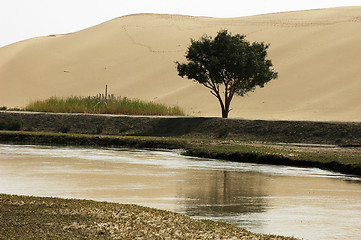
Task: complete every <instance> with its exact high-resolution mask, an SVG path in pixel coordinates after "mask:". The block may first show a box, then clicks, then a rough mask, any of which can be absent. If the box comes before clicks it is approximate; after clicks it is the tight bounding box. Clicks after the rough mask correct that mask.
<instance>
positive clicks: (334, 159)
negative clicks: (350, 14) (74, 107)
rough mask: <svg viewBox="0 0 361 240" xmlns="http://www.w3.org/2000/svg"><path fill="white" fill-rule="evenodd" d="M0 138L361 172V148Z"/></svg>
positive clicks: (1, 137)
mask: <svg viewBox="0 0 361 240" xmlns="http://www.w3.org/2000/svg"><path fill="white" fill-rule="evenodd" d="M0 142H2V143H20V144H44V145H74V146H95V147H98V146H99V147H133V148H166V149H186V152H185V153H184V154H185V155H188V156H195V157H204V158H213V159H222V160H228V161H238V162H252V163H260V164H275V165H289V166H299V167H317V168H321V169H326V170H331V171H336V172H341V173H345V174H354V175H359V176H361V154H360V153H361V151H360V150H354V149H343V151H341V150H340V149H326V150H324V151H320V150H319V148H295V147H294V148H287V147H282V148H281V147H279V146H266V145H259V144H258V145H257V144H250V143H246V142H237V141H231V140H229V141H227V140H215V139H195V138H175V137H149V136H110V135H91V134H63V133H42V132H37V133H35V132H19V131H0Z"/></svg>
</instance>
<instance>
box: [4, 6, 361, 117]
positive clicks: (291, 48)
mask: <svg viewBox="0 0 361 240" xmlns="http://www.w3.org/2000/svg"><path fill="white" fill-rule="evenodd" d="M220 29H228V30H229V31H230V32H232V33H234V34H235V33H240V34H246V35H247V39H248V40H249V41H264V42H266V43H270V44H271V46H270V49H269V58H270V59H272V61H273V63H274V65H275V70H276V71H278V72H279V78H278V79H276V80H273V81H271V82H270V83H269V84H268V85H267V86H266V87H265V88H263V89H257V90H256V91H255V92H253V93H250V94H249V95H248V96H246V97H243V98H241V97H238V98H235V99H234V100H233V102H232V105H231V108H232V111H231V112H230V117H233V118H246V119H286V120H326V121H361V94H360V91H361V67H360V64H361V45H360V43H361V7H346V8H332V9H321V10H311V11H301V12H287V13H278V14H269V15H258V16H252V17H242V18H231V19H217V18H204V17H189V16H178V15H155V14H142V15H131V16H125V17H120V18H117V19H114V20H111V21H108V22H105V23H103V24H100V25H97V26H94V27H92V28H88V29H85V30H82V31H79V32H76V33H71V34H66V35H52V36H46V37H39V38H34V39H29V40H25V41H22V42H18V43H15V44H12V45H9V46H5V47H3V48H0V106H2V105H5V106H9V107H14V106H23V105H25V104H26V103H28V102H29V101H30V100H37V99H44V98H47V97H50V96H54V95H56V96H70V95H82V96H88V95H95V94H97V93H99V92H103V91H104V88H105V85H106V84H107V85H108V88H109V92H111V93H114V94H115V95H121V96H126V97H130V98H140V99H144V100H151V101H156V102H162V103H167V104H178V105H180V106H181V107H183V108H184V109H185V110H186V111H187V112H188V113H189V114H190V115H195V116H220V108H219V105H218V102H217V100H216V98H215V97H213V96H212V95H211V94H210V93H209V92H208V90H207V89H206V88H204V87H202V86H199V85H197V84H195V83H193V82H192V81H190V80H187V79H182V78H180V77H178V75H177V71H176V68H175V63H174V62H175V61H180V62H182V61H185V58H184V54H185V51H186V48H187V46H188V45H189V43H190V38H194V39H198V38H199V37H200V36H202V35H203V34H208V35H211V36H212V35H213V36H214V35H215V34H216V33H217V31H219V30H220Z"/></svg>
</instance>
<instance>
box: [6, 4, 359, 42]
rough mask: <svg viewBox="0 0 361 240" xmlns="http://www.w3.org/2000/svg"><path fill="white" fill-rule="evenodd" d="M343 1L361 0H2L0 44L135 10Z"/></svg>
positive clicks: (253, 10) (213, 11)
mask: <svg viewBox="0 0 361 240" xmlns="http://www.w3.org/2000/svg"><path fill="white" fill-rule="evenodd" d="M341 6H361V0H248V1H242V0H218V1H213V0H0V47H2V46H5V45H8V44H11V43H14V42H17V41H21V40H25V39H28V38H32V37H38V36H46V35H50V34H63V33H70V32H75V31H79V30H82V29H84V28H88V27H91V26H94V25H97V24H100V23H102V22H105V21H108V20H111V19H114V18H117V17H121V16H124V15H129V14H136V13H164V14H182V15H192V16H208V17H222V18H227V17H242V16H252V15H258V14H267V13H275V12H285V11H297V10H309V9H318V8H329V7H341Z"/></svg>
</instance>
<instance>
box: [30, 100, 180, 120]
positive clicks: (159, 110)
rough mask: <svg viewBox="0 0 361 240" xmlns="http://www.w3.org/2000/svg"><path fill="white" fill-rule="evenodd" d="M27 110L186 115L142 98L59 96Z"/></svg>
mask: <svg viewBox="0 0 361 240" xmlns="http://www.w3.org/2000/svg"><path fill="white" fill-rule="evenodd" d="M25 110H26V111H37V112H58V113H94V114H125V115H180V116H183V115H185V113H184V111H183V110H182V109H180V108H179V107H178V106H175V107H170V106H165V105H163V104H158V103H152V102H144V101H141V100H130V99H128V98H122V99H108V100H99V99H96V98H86V97H69V98H57V97H51V98H49V99H46V100H44V101H35V102H32V103H30V104H29V105H27V106H26V107H25Z"/></svg>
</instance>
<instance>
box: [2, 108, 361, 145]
mask: <svg viewBox="0 0 361 240" xmlns="http://www.w3.org/2000/svg"><path fill="white" fill-rule="evenodd" d="M9 123H11V124H9ZM6 124H8V125H9V126H10V125H11V126H15V128H17V129H11V130H25V131H43V132H63V133H65V132H67V133H86V134H95V133H97V134H100V133H101V134H109V135H126V136H157V137H160V136H164V137H187V138H189V137H191V138H192V137H194V138H224V139H237V140H252V141H262V142H286V143H312V144H333V145H341V146H361V123H352V122H311V121H262V120H241V119H222V118H211V117H149V116H117V115H94V114H58V113H35V112H9V111H0V128H1V126H3V129H6V127H4V126H7V125H6Z"/></svg>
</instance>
